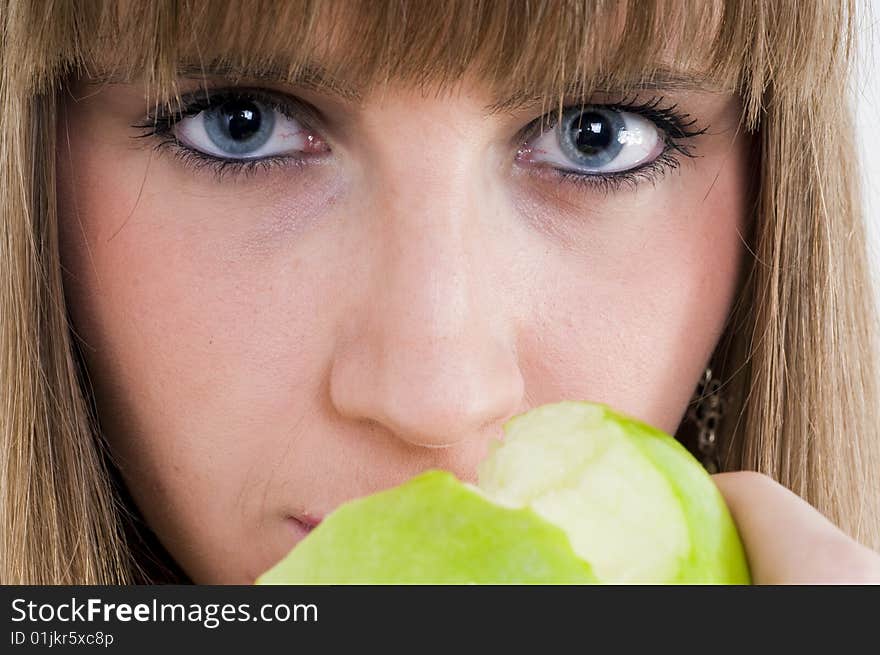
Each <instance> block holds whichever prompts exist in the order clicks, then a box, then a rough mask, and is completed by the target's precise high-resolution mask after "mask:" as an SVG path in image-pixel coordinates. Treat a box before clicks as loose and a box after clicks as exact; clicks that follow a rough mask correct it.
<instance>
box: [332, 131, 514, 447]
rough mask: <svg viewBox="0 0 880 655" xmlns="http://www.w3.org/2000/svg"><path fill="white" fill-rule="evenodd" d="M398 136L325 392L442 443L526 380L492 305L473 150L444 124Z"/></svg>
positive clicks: (476, 429) (393, 427)
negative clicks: (364, 267)
mask: <svg viewBox="0 0 880 655" xmlns="http://www.w3.org/2000/svg"><path fill="white" fill-rule="evenodd" d="M435 127H436V126H435ZM397 137H398V138H399V139H400V140H399V141H398V143H400V142H401V141H403V142H405V143H407V144H408V145H407V146H405V147H403V148H396V152H395V155H396V156H395V157H394V158H393V160H392V161H389V159H388V157H389V156H390V153H389V154H388V155H385V156H382V157H380V159H382V160H383V161H384V162H385V164H384V168H378V167H377V168H376V172H375V173H374V176H375V177H376V178H380V179H377V180H376V183H375V184H372V185H371V186H372V188H373V189H376V192H375V193H374V194H373V195H372V198H371V200H370V202H369V206H370V209H369V214H371V215H369V216H368V218H367V220H368V222H369V223H370V225H372V226H374V229H376V230H377V233H378V234H380V235H381V238H380V239H379V240H377V241H376V242H375V243H376V245H375V247H374V248H371V249H369V251H368V253H365V254H364V256H366V257H369V259H370V262H369V266H368V270H370V271H371V275H370V280H369V284H368V286H369V288H368V289H367V290H366V291H365V298H366V299H368V300H367V301H366V302H365V303H364V304H363V305H362V309H363V314H362V315H361V316H357V317H351V321H350V322H349V324H348V326H347V330H346V331H345V333H346V337H345V339H344V340H343V342H342V343H340V344H339V347H338V348H337V353H336V359H335V361H334V365H333V370H332V379H331V390H332V392H333V401H334V404H335V405H336V407H337V409H338V410H339V411H340V412H341V413H343V414H345V415H347V416H349V417H354V418H362V419H369V420H371V421H375V422H378V423H380V424H382V425H384V426H385V428H386V429H387V430H389V431H390V432H393V433H394V434H395V435H397V436H398V437H399V438H402V439H405V440H407V441H409V442H411V443H413V444H418V445H423V446H428V447H440V446H448V445H452V444H454V443H458V442H460V441H462V440H465V439H467V438H471V437H474V436H476V435H478V434H479V433H480V432H481V431H483V430H484V429H485V428H486V427H487V426H489V425H490V424H493V423H495V422H497V421H501V420H504V419H506V418H507V417H508V416H509V415H510V414H512V413H514V411H515V410H516V408H517V407H518V406H519V404H520V399H521V395H522V380H521V378H520V375H519V370H518V366H517V362H516V354H515V343H514V341H513V335H512V333H510V331H509V330H508V328H509V326H507V325H505V321H504V317H503V316H501V315H497V314H494V315H493V313H492V307H493V303H492V299H491V295H492V288H491V286H490V285H489V284H488V283H487V280H488V279H489V277H490V276H488V275H486V271H485V268H484V267H486V266H490V265H491V258H490V257H488V256H487V253H486V251H485V247H486V244H485V240H484V239H483V238H482V237H481V235H482V234H484V233H485V223H484V222H485V219H486V217H487V213H486V212H488V211H491V209H490V208H489V207H487V206H486V201H485V198H486V196H487V194H486V190H485V188H484V186H483V184H482V181H481V179H480V175H479V170H480V168H481V167H480V164H479V162H477V161H475V160H476V159H477V157H476V156H475V148H474V147H473V145H472V144H468V143H467V142H465V141H464V140H463V135H456V134H455V133H454V132H453V131H450V130H448V129H446V128H445V127H443V126H441V127H439V128H437V129H428V130H426V131H425V132H424V133H423V138H422V141H421V144H422V146H423V147H422V150H421V151H420V150H419V148H418V147H412V144H413V141H412V140H407V137H406V136H401V135H399V134H398V135H397ZM431 137H433V139H432V138H431ZM425 139H428V140H429V141H431V142H432V143H433V144H434V145H435V146H438V147H442V148H443V151H442V156H439V155H438V156H434V155H432V153H425V152H424V144H425V143H426V141H425Z"/></svg>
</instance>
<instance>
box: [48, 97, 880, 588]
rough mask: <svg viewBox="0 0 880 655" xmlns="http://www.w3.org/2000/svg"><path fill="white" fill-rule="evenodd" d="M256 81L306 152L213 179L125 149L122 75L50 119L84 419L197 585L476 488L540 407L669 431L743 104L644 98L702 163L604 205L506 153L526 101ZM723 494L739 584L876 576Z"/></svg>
mask: <svg viewBox="0 0 880 655" xmlns="http://www.w3.org/2000/svg"><path fill="white" fill-rule="evenodd" d="M196 86H197V85H196V84H195V83H192V82H184V83H183V85H182V90H183V91H187V90H193V89H195V88H196ZM264 86H265V85H264ZM271 88H274V89H276V90H278V91H282V92H286V93H289V94H292V95H295V96H297V97H300V98H303V99H305V100H307V101H308V102H310V103H311V104H313V105H314V106H315V107H316V108H317V109H318V110H319V111H320V112H321V114H322V116H325V117H326V121H325V125H323V126H322V128H323V129H320V130H315V131H314V137H315V142H316V143H323V144H325V145H326V146H327V148H329V152H328V151H325V152H324V154H323V155H322V157H323V159H322V160H321V161H320V162H318V163H314V164H312V165H306V166H304V167H302V168H287V169H275V170H273V171H266V172H261V173H258V174H257V175H255V176H252V177H247V178H244V177H243V178H240V179H230V178H227V179H226V180H224V181H223V182H222V183H220V182H218V181H217V180H216V179H215V178H214V177H212V175H211V174H210V173H209V172H207V171H205V170H201V171H195V170H192V169H190V168H187V167H186V166H185V165H184V164H183V163H182V162H181V161H179V160H178V159H175V158H174V157H173V156H172V154H171V153H170V152H169V151H167V150H166V151H161V152H154V151H153V150H152V149H151V145H155V143H156V142H155V141H149V140H147V139H132V138H130V137H131V136H133V135H135V134H139V133H142V132H143V130H141V131H138V130H133V129H132V128H131V127H130V126H131V124H132V123H135V122H137V121H139V120H142V118H143V111H144V96H143V92H142V87H141V86H140V85H138V84H111V85H108V86H104V87H91V86H88V85H87V84H85V83H79V84H76V85H74V86H73V87H72V93H71V95H70V96H69V98H68V100H67V103H66V107H65V108H64V112H63V115H62V117H61V120H60V121H59V135H58V136H59V140H58V143H59V149H58V166H59V178H58V182H59V210H60V220H61V226H60V228H61V230H60V238H61V250H62V259H63V264H64V270H65V291H66V294H67V300H68V306H69V310H70V314H71V319H72V322H73V326H74V328H75V331H76V333H77V334H78V336H79V337H80V339H81V340H82V342H83V343H84V351H85V356H86V361H87V365H88V367H89V372H90V375H91V378H92V381H93V384H94V388H95V396H96V399H97V402H98V408H99V415H100V417H101V422H102V426H103V430H104V432H105V434H106V436H107V438H108V440H109V442H110V444H111V447H112V449H113V451H114V453H115V455H116V456H117V457H118V459H119V461H120V468H121V471H122V474H123V476H124V478H125V481H126V484H127V485H128V487H129V489H130V491H131V493H132V496H133V498H134V500H135V502H136V503H137V505H138V507H139V509H140V510H141V512H142V513H143V515H144V517H145V518H146V520H147V522H148V523H149V525H150V526H151V527H152V529H153V530H154V531H155V533H156V534H157V536H158V537H159V539H160V540H161V541H162V543H163V544H164V545H165V547H166V548H167V549H168V551H169V552H170V553H171V554H172V555H173V556H174V557H175V559H176V560H177V561H178V563H179V564H180V565H181V566H182V567H183V569H184V570H185V571H186V573H187V574H188V575H189V576H190V577H191V578H192V580H193V581H195V582H198V583H238V584H248V583H251V582H253V580H254V579H255V578H256V577H257V576H258V575H259V574H260V573H261V572H262V571H264V570H265V569H267V568H268V567H269V566H271V565H272V564H274V563H275V562H276V561H277V560H278V559H280V558H281V557H282V556H283V555H284V554H285V553H286V552H287V551H288V550H289V549H290V548H291V547H292V546H293V545H294V544H295V543H296V542H297V541H298V540H299V539H301V538H302V537H303V536H304V535H305V534H306V530H305V529H304V528H303V527H302V525H301V524H299V523H297V522H295V521H293V520H291V519H290V518H289V517H291V516H299V517H300V518H303V519H305V520H308V519H309V518H310V517H320V516H323V515H326V514H327V513H329V512H330V511H332V510H333V508H335V507H336V506H337V505H339V504H340V503H341V502H344V501H346V500H348V499H350V498H354V497H357V496H361V495H365V494H369V493H372V492H375V491H377V490H379V489H383V488H386V487H389V486H392V485H396V484H399V483H401V482H403V481H405V480H407V479H409V478H410V477H412V476H413V475H415V474H417V473H419V472H421V471H424V470H426V469H428V468H442V469H447V470H450V471H452V472H453V473H455V474H456V475H457V476H458V477H459V478H461V479H463V480H466V481H471V482H475V479H476V467H477V463H478V462H479V461H480V459H481V458H482V457H483V456H484V455H485V453H486V451H487V447H488V444H489V442H490V441H491V439H493V438H500V437H501V436H502V430H501V426H502V424H503V423H504V422H505V421H506V420H507V419H509V418H510V417H511V416H513V415H515V414H518V413H520V412H523V411H526V410H528V409H530V408H532V407H535V406H537V405H541V404H544V403H549V402H555V401H558V400H562V399H566V398H568V399H584V400H595V401H599V402H604V403H607V404H609V405H611V406H613V407H615V408H617V409H618V410H620V411H622V412H624V413H627V414H630V415H632V416H634V417H637V418H639V419H642V420H644V421H647V422H649V423H651V424H653V425H656V426H657V427H659V428H661V429H663V430H665V431H667V432H670V433H675V431H676V430H677V428H678V426H679V424H680V423H681V420H682V418H683V415H684V412H685V408H686V404H687V402H688V400H689V398H690V397H691V394H692V393H693V390H694V387H695V384H696V382H697V380H698V378H699V377H700V375H701V373H702V371H703V369H704V367H705V365H706V362H707V361H708V360H709V357H710V355H711V353H712V351H713V349H714V348H715V345H716V343H717V340H718V338H719V336H720V334H721V332H722V330H723V327H724V323H725V319H726V317H727V314H728V312H729V310H730V307H731V304H732V301H733V298H734V294H735V291H736V285H737V280H738V276H739V272H740V267H741V266H742V258H743V255H744V252H745V249H744V246H743V243H742V241H741V238H740V234H741V233H743V232H744V230H745V229H746V221H747V216H746V209H745V207H746V201H745V198H746V197H747V189H748V183H749V178H748V171H749V162H748V156H747V150H748V145H749V144H748V140H747V139H746V138H745V137H744V136H743V135H742V134H739V133H738V132H737V130H736V125H737V120H738V112H739V109H740V107H739V103H738V101H737V99H736V98H735V97H733V96H730V95H727V94H724V93H698V92H688V93H684V92H670V93H668V94H666V93H663V92H661V94H663V95H666V96H667V98H668V99H669V100H670V102H669V104H672V102H678V103H679V104H680V106H681V107H683V108H685V109H686V110H687V112H688V113H690V114H691V115H692V117H695V118H697V119H698V120H699V124H700V125H701V126H709V127H710V129H709V131H708V133H707V134H705V135H703V136H700V137H697V139H696V140H695V141H694V144H695V152H696V154H698V155H699V158H697V159H693V160H688V159H685V158H682V161H681V165H680V167H679V168H678V169H677V170H675V171H670V172H667V173H666V174H665V175H664V176H662V177H661V178H660V179H658V180H656V181H655V182H654V183H653V184H651V183H645V182H643V183H641V184H640V185H639V186H638V187H637V188H636V189H629V188H623V189H621V190H620V191H617V192H615V193H603V192H600V191H597V190H595V189H593V190H590V189H584V188H579V187H576V186H574V185H570V184H565V183H560V182H559V181H558V180H555V179H553V178H552V177H551V176H549V175H547V174H546V171H543V172H542V171H541V170H540V169H539V168H538V167H536V166H532V165H530V164H529V163H528V162H527V161H521V160H519V159H517V149H518V148H519V146H520V145H522V144H521V143H519V142H517V140H516V138H515V137H516V134H517V132H518V131H519V130H520V129H521V128H522V127H523V126H524V125H526V124H527V123H528V122H529V121H531V120H532V119H534V118H536V117H538V116H539V115H540V110H539V109H534V110H522V111H518V112H515V113H512V114H498V115H493V116H488V115H487V114H486V112H485V111H484V110H483V107H484V106H485V105H488V104H490V103H491V102H492V100H493V99H492V98H491V97H489V96H488V95H487V94H486V93H485V91H484V90H483V88H482V87H481V86H480V84H479V83H477V82H475V81H472V80H464V81H463V82H462V83H461V85H460V86H459V87H457V88H456V89H454V90H451V91H450V92H448V93H445V94H444V95H442V96H440V97H434V96H431V95H428V96H423V95H421V94H419V93H417V92H415V91H413V90H411V89H406V88H402V87H396V86H392V87H390V88H389V89H388V91H387V92H386V93H385V94H384V95H382V96H381V97H380V96H378V95H368V96H366V97H364V99H363V100H362V101H361V102H359V103H351V102H349V101H344V100H342V99H340V98H338V97H334V96H331V95H324V94H318V93H316V92H314V91H307V90H305V89H295V88H286V87H284V86H280V85H272V86H271ZM654 94H655V93H654V92H651V95H654ZM716 479H718V481H719V488H721V490H722V492H723V493H724V494H725V496H726V497H727V498H728V500H729V502H730V503H731V508H732V511H733V513H734V515H735V518H736V520H737V522H738V524H739V526H740V527H741V529H742V530H743V533H744V539H745V542H746V546H747V549H748V553H749V557H750V560H751V561H752V565H753V568H754V570H755V579H756V581H757V582H765V581H778V580H782V581H785V580H789V579H791V576H793V575H794V576H796V575H807V576H808V577H809V576H812V577H815V578H819V579H831V578H833V577H834V576H835V575H836V574H837V573H838V572H840V570H841V569H840V566H841V564H840V562H845V561H848V560H847V558H850V557H852V558H853V559H854V560H855V559H858V558H859V557H863V558H864V559H866V560H870V558H871V557H874V558H875V559H874V560H873V565H874V569H873V573H871V575H873V574H874V573H876V569H877V568H878V567H877V566H876V556H875V555H874V554H873V553H864V552H862V551H863V550H864V549H862V551H860V550H858V549H859V548H861V547H860V546H857V545H856V544H854V542H852V541H851V540H848V538H847V537H845V536H843V535H842V533H839V531H837V532H836V533H835V539H836V541H834V540H832V541H834V543H835V546H834V548H833V549H825V550H823V551H822V553H820V555H817V556H816V557H815V559H812V560H810V565H811V567H812V568H810V569H809V571H808V572H806V573H805V572H803V571H798V570H797V569H793V568H792V566H789V565H788V564H786V562H787V561H788V560H786V559H785V557H783V556H782V555H781V554H780V552H779V550H778V549H779V548H780V547H781V546H780V544H784V543H793V544H794V546H795V547H796V549H797V548H799V549H803V546H802V544H799V543H798V542H786V541H784V540H785V539H790V538H793V537H792V535H796V534H808V535H813V534H814V533H815V534H818V533H820V532H821V533H823V534H826V535H827V534H831V533H832V532H833V531H836V528H834V527H833V526H830V524H829V525H828V526H824V525H822V526H819V524H820V522H821V521H824V519H822V518H821V517H820V516H818V515H817V513H816V512H815V511H814V510H811V508H809V507H808V506H807V507H804V503H803V501H800V500H799V499H798V498H797V497H792V495H791V494H788V496H786V495H785V494H784V493H783V492H784V490H781V491H780V489H781V488H776V487H773V486H772V485H771V483H769V482H768V481H766V479H764V478H760V477H755V476H753V475H748V474H728V475H724V476H717V477H716ZM772 484H775V483H772ZM777 487H778V485H777ZM786 493H787V492H786ZM767 503H770V505H768V504H767ZM768 507H769V508H770V510H772V512H775V514H772V512H771V511H768ZM811 511H812V513H811ZM773 515H776V516H778V517H784V518H785V520H784V521H780V522H777V523H774V522H772V520H771V518H770V517H771V516H773ZM789 528H790V530H791V531H788V529H789ZM823 531H824V532H823ZM823 543H824V542H823ZM799 552H800V551H799ZM859 566H861V565H859ZM829 567H830V568H829ZM835 567H837V568H835ZM854 567H855V568H856V569H857V570H855V571H852V570H850V569H846V572H847V574H848V575H850V574H851V576H850V577H852V576H855V577H856V578H858V576H859V575H862V574H864V575H868V571H869V569H870V567H869V566H867V565H865V566H864V567H863V569H864V571H862V569H859V568H858V566H856V565H854ZM859 571H862V573H859Z"/></svg>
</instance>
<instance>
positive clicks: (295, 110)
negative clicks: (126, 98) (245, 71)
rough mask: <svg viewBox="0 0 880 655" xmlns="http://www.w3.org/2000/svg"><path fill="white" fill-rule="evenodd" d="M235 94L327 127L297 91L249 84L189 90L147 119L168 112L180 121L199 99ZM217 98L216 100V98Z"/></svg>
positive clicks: (308, 124)
mask: <svg viewBox="0 0 880 655" xmlns="http://www.w3.org/2000/svg"><path fill="white" fill-rule="evenodd" d="M235 96H245V97H250V98H253V99H256V100H259V101H262V102H264V103H265V104H268V105H269V106H270V107H272V108H273V109H275V110H277V111H279V112H281V113H282V114H284V115H285V116H287V117H288V118H290V119H292V120H295V121H297V122H299V123H302V125H303V127H305V128H306V129H311V130H322V131H323V130H325V129H326V128H327V123H328V121H327V120H326V119H325V117H324V116H322V114H321V112H320V111H319V110H318V109H317V108H316V107H315V106H313V105H312V104H311V103H309V102H308V101H307V100H303V99H302V98H299V97H297V96H294V95H290V94H287V93H282V92H279V91H275V90H272V89H265V88H260V87H250V86H218V87H215V88H208V89H205V88H200V89H198V90H196V91H190V92H188V93H183V94H181V95H180V103H179V104H178V105H177V110H176V111H172V112H167V113H164V112H160V113H158V114H156V115H150V116H148V120H154V119H155V118H159V117H161V118H168V117H169V116H176V117H178V118H177V120H176V121H175V123H176V122H178V121H180V120H182V119H183V118H185V117H187V115H186V114H185V113H184V112H185V111H186V109H187V108H188V107H191V106H192V105H193V104H196V103H205V104H207V103H210V104H211V105H212V106H217V105H219V104H221V102H222V101H223V100H224V99H228V98H230V97H235ZM215 99H216V100H215ZM198 113H201V112H194V113H193V114H192V115H198Z"/></svg>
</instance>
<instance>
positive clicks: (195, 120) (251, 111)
mask: <svg viewBox="0 0 880 655" xmlns="http://www.w3.org/2000/svg"><path fill="white" fill-rule="evenodd" d="M205 104H206V106H204V107H201V108H200V109H201V110H200V111H189V112H188V114H187V115H185V116H182V117H180V118H179V119H176V120H173V122H172V121H171V120H168V121H167V122H168V123H169V124H168V126H167V128H166V129H167V130H168V131H169V132H171V133H172V134H173V135H174V138H175V139H176V140H177V141H178V142H179V143H180V144H182V145H183V146H185V147H187V148H189V149H190V150H194V151H196V152H198V153H201V154H203V155H209V156H211V157H214V158H216V159H223V160H233V161H236V160H239V161H240V160H256V159H267V158H270V157H279V156H281V157H283V156H288V155H297V154H304V153H314V152H319V151H321V150H322V149H323V146H321V145H320V144H319V140H318V139H317V138H316V136H315V134H314V133H313V132H312V131H311V130H309V129H307V128H306V127H304V126H303V125H302V123H300V122H299V121H298V120H296V119H295V118H293V117H292V116H290V115H289V114H288V113H285V112H283V111H281V109H280V108H279V107H278V106H276V104H273V103H270V102H267V101H265V100H262V99H261V98H259V97H255V95H254V94H252V93H236V94H230V95H229V96H228V97H226V98H222V96H221V98H220V99H219V100H218V101H215V102H212V103H205Z"/></svg>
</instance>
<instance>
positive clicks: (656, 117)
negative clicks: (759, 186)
mask: <svg viewBox="0 0 880 655" xmlns="http://www.w3.org/2000/svg"><path fill="white" fill-rule="evenodd" d="M241 98H245V99H249V100H257V101H259V102H261V103H263V104H264V105H265V106H267V107H268V108H270V109H273V110H275V111H278V112H279V113H280V114H282V115H284V116H286V117H288V118H290V119H292V120H295V121H297V122H299V123H300V124H301V125H303V126H304V127H305V128H306V129H313V128H312V123H314V122H315V121H314V119H312V120H309V118H310V117H311V116H313V115H314V113H315V112H314V110H313V109H311V108H310V107H309V106H308V105H306V104H304V103H302V102H301V101H298V100H295V99H294V98H290V97H287V98H286V99H284V100H282V99H280V98H279V97H277V96H276V95H275V94H273V93H269V92H265V91H263V90H261V89H227V90H220V91H215V92H203V93H202V94H199V95H195V96H191V98H190V99H189V101H188V102H183V103H182V104H183V107H182V108H181V109H179V110H178V111H170V110H167V109H166V110H164V111H157V112H156V113H155V114H154V115H151V116H148V117H147V118H146V120H145V121H144V122H142V123H138V124H135V125H132V127H133V128H136V129H146V130H149V131H148V132H145V133H143V134H139V135H137V136H135V137H134V138H149V137H155V138H157V139H158V141H157V143H156V144H155V145H154V149H155V150H156V151H162V150H165V149H168V150H169V151H170V152H171V153H172V154H173V155H174V156H175V157H176V158H178V159H179V160H180V161H181V162H182V163H183V164H184V165H185V166H187V167H188V168H190V169H191V170H193V171H197V172H198V171H203V170H207V171H209V172H211V173H212V174H213V175H214V176H215V178H216V179H217V181H218V182H219V181H222V180H223V179H224V177H226V176H232V177H239V176H241V177H245V178H247V177H252V176H254V175H258V174H260V173H262V172H267V171H270V170H272V169H274V168H276V167H279V166H293V167H297V168H301V167H304V166H307V165H308V164H309V160H308V159H307V158H298V157H296V156H293V155H273V156H268V157H262V158H259V159H224V158H221V157H215V156H213V155H210V154H207V153H203V152H200V151H198V150H194V149H193V148H190V147H188V146H185V145H183V144H182V143H181V142H180V141H179V140H178V139H177V137H176V136H175V135H174V132H173V128H174V126H175V125H176V124H177V123H178V122H180V121H181V120H182V119H184V118H187V117H190V116H196V115H198V114H199V113H201V112H202V111H205V110H208V109H211V108H213V107H216V106H219V105H222V104H223V103H225V102H228V101H230V100H235V99H241ZM663 100H664V98H663V96H655V97H653V98H650V99H648V100H646V101H643V102H636V100H635V98H632V99H629V100H627V99H623V100H621V101H620V102H615V103H608V104H600V105H589V104H582V105H576V106H579V107H582V108H586V107H589V106H601V107H603V108H604V109H609V110H612V111H621V112H631V113H635V114H640V115H641V116H643V117H645V118H647V119H649V120H650V121H651V122H652V123H654V125H656V126H657V128H658V129H659V131H660V135H661V139H663V142H664V147H663V151H662V152H661V153H660V155H659V156H657V157H656V158H655V159H654V160H652V161H650V162H647V163H645V164H642V165H640V166H637V167H636V168H632V169H629V170H626V171H617V172H610V173H581V172H576V171H571V170H563V169H558V168H554V167H552V166H541V167H539V168H540V169H541V170H542V171H549V172H550V174H551V175H552V177H553V179H554V180H556V181H557V182H559V183H564V184H572V185H575V186H577V187H579V188H585V189H587V190H589V191H592V192H596V191H598V192H601V193H606V194H611V193H614V192H617V191H620V190H621V189H624V188H627V189H635V188H636V187H637V186H639V185H640V184H642V183H651V184H655V183H656V182H657V181H658V180H659V179H660V178H661V177H662V176H663V175H664V174H666V173H667V172H669V171H671V170H674V169H676V168H678V167H679V165H680V163H681V160H680V158H679V157H680V156H681V157H687V158H695V157H697V155H695V154H694V153H693V144H692V139H693V138H694V137H697V136H699V135H701V134H704V133H705V132H706V131H707V130H708V127H702V128H697V127H695V126H696V123H697V120H696V119H692V118H691V117H690V115H689V114H686V113H683V112H681V111H679V110H678V106H677V105H676V104H672V105H668V106H661V105H662V103H663ZM574 107H575V106H574V105H569V106H566V107H564V108H563V111H567V110H569V109H573V108H574ZM557 120H558V114H557V113H555V112H553V113H549V114H545V115H543V116H540V117H538V118H536V119H535V120H533V121H532V122H531V123H529V124H528V125H526V126H525V127H524V128H523V129H522V130H521V131H520V133H519V135H518V140H519V142H520V143H523V144H525V143H528V142H529V141H530V140H531V139H533V138H535V137H537V136H539V135H540V134H542V133H543V132H544V131H545V130H548V129H552V128H553V127H555V125H556V121H557Z"/></svg>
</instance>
